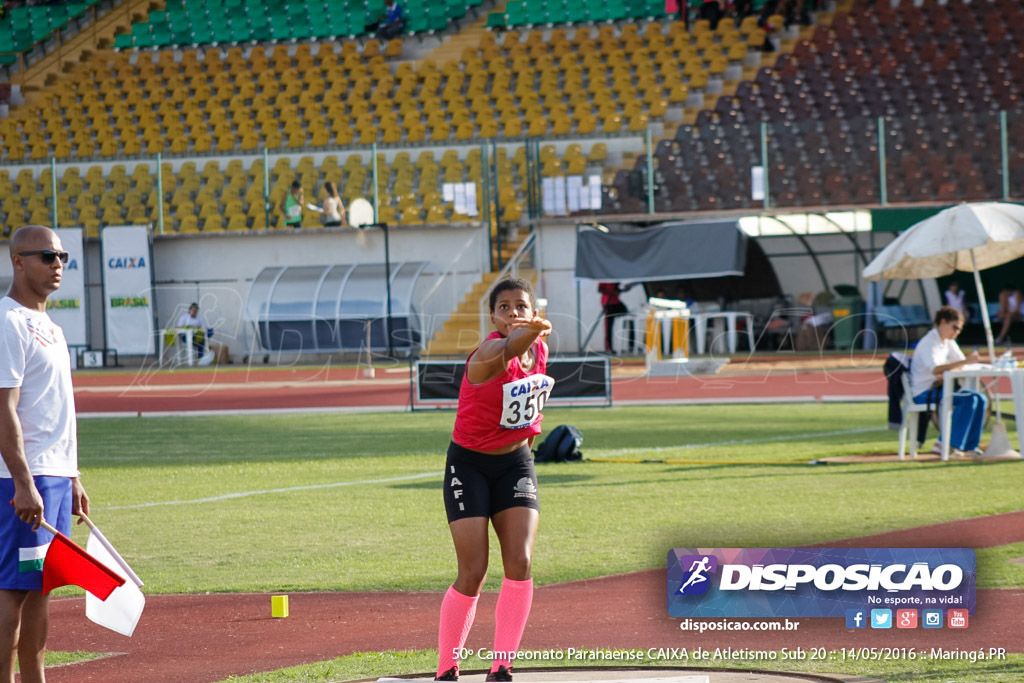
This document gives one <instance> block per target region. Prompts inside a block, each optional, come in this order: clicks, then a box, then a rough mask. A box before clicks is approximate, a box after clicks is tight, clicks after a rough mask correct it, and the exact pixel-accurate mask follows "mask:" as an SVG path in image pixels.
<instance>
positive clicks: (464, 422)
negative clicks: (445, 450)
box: [452, 332, 555, 451]
mask: <svg viewBox="0 0 1024 683" xmlns="http://www.w3.org/2000/svg"><path fill="white" fill-rule="evenodd" d="M500 338H501V335H500V334H498V333H497V332H492V333H491V334H490V335H488V337H487V339H485V340H484V341H487V340H489V339H500ZM532 351H533V354H534V357H535V358H536V362H535V363H534V365H533V369H532V370H530V371H529V372H527V371H525V370H523V367H522V364H521V363H520V362H519V358H513V359H512V360H511V361H509V364H508V369H506V370H505V372H503V373H502V374H500V375H498V376H497V377H495V378H494V379H491V380H488V381H487V382H484V383H482V384H472V383H470V381H469V380H468V379H467V375H468V374H469V360H470V359H471V358H472V357H473V354H472V353H471V354H469V358H467V359H466V372H465V373H464V374H463V376H462V385H461V386H460V387H459V409H458V412H457V413H456V415H455V429H454V431H453V433H452V440H453V441H455V443H457V444H459V445H460V446H462V447H464V448H469V449H471V450H474V451H493V450H496V449H499V448H501V447H502V446H507V445H508V444H511V443H515V442H517V441H521V440H522V439H527V438H529V437H531V436H536V435H537V434H540V431H541V427H540V423H541V420H543V419H544V416H543V415H541V410H542V409H543V408H544V403H545V402H546V401H547V399H548V397H549V396H550V395H551V388H552V387H553V386H554V384H555V380H553V379H551V378H550V377H548V376H547V375H545V374H544V372H545V370H546V369H547V364H548V350H547V346H545V345H544V343H543V342H542V341H540V340H537V341H536V342H535V343H534V345H533V347H532ZM473 353H476V351H473Z"/></svg>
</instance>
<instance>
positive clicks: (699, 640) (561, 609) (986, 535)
mask: <svg viewBox="0 0 1024 683" xmlns="http://www.w3.org/2000/svg"><path fill="white" fill-rule="evenodd" d="M1020 541H1024V512H1015V513H1009V514H1003V515H993V516H989V517H978V518H973V519H967V520H961V521H957V522H951V523H948V524H937V525H931V526H925V527H918V528H914V529H904V530H899V531H893V532H889V533H885V534H879V535H876V536H867V537H860V538H854V539H846V540H843V541H837V542H835V543H829V544H828V545H829V546H835V547H869V548H870V547H911V548H913V547H974V548H978V547H985V546H989V545H1004V544H1008V543H1015V542H1020ZM441 597H442V596H441V594H440V593H427V592H410V593H304V594H303V593H300V594H293V595H291V597H290V601H289V602H290V605H289V607H290V612H291V616H289V617H288V618H287V619H273V618H271V616H270V596H269V594H220V595H156V596H150V597H149V598H147V605H146V611H145V613H144V614H143V616H142V620H141V621H140V623H139V626H138V629H137V630H136V632H135V635H134V636H133V637H132V638H125V637H123V636H120V635H117V634H115V633H113V632H111V631H107V630H105V629H103V628H101V627H99V626H96V625H95V624H93V623H92V622H89V621H87V620H86V618H85V614H84V612H85V599H84V598H77V597H76V598H65V599H60V600H55V601H54V602H53V603H52V605H51V635H50V643H49V644H50V647H52V648H53V649H55V650H84V651H89V652H107V653H112V654H114V656H111V657H107V658H104V659H99V660H94V661H91V662H83V663H79V664H75V665H72V666H67V667H62V668H58V669H52V670H50V671H48V672H47V680H48V681H50V683H86V682H93V683H207V682H212V681H221V680H224V679H225V678H227V677H228V676H229V675H242V674H250V673H256V672H260V671H272V670H276V669H279V668H284V667H287V666H294V665H297V664H303V663H310V662H315V661H322V660H327V659H331V658H334V657H339V656H342V655H347V654H352V653H354V652H365V651H381V650H410V649H429V648H435V647H437V640H436V639H437V625H436V624H437V614H438V609H439V607H440V604H441ZM496 597H497V596H496V594H495V593H494V592H486V593H484V595H483V597H482V598H481V604H480V609H479V611H478V616H477V620H476V624H475V625H474V627H473V631H472V632H471V633H470V637H469V641H468V642H467V647H470V648H474V649H479V648H481V647H487V648H490V647H492V643H491V637H492V634H493V632H494V604H495V601H496ZM1022 612H1024V591H1022V590H1020V589H1005V590H980V591H978V601H977V610H976V612H975V615H974V616H972V617H971V618H970V622H969V625H968V628H967V629H965V630H957V631H950V630H948V629H941V630H925V629H916V630H900V631H875V630H872V629H861V630H851V629H847V628H846V627H845V623H844V620H843V619H831V618H829V619H803V620H800V619H794V620H795V621H800V626H799V629H798V630H797V631H789V632H787V631H775V632H759V633H757V634H752V633H750V632H743V631H740V632H735V631H726V632H717V631H716V632H707V633H704V634H697V633H694V632H690V631H681V630H680V623H681V622H682V621H683V620H680V619H673V618H670V617H669V616H668V615H667V614H666V610H665V569H653V570H650V571H643V572H636V573H633V574H624V575H618V576H608V577H603V578H598V579H589V580H585V581H575V582H572V583H565V584H556V585H551V586H542V587H540V588H538V589H537V593H536V597H535V600H534V606H533V611H532V612H531V615H530V622H529V624H528V626H527V629H526V633H525V635H524V637H523V643H522V648H523V649H529V650H535V649H537V650H539V649H549V648H552V649H559V650H561V649H565V648H569V647H575V648H585V649H598V648H612V649H620V648H630V649H631V648H639V649H643V650H646V649H647V648H659V647H666V648H673V647H674V648H681V647H685V648H688V649H690V650H692V649H693V648H696V647H698V646H699V647H703V648H719V647H720V648H726V647H732V648H735V649H742V648H750V649H768V650H779V649H781V648H783V647H785V648H790V649H792V648H795V647H803V648H812V647H823V648H825V649H827V650H839V649H841V648H848V647H857V648H861V647H875V648H879V647H897V648H918V649H924V650H925V651H929V650H930V649H931V648H946V649H950V650H960V651H967V650H977V649H978V648H984V649H985V650H986V651H987V650H988V648H1000V647H1001V648H1006V650H1007V652H1011V653H1022V652H1024V639H1022V638H1021V637H1020V615H1021V613H1022ZM730 621H736V622H746V621H751V620H747V619H736V620H730ZM608 664H615V662H608ZM681 664H682V665H685V664H686V663H685V662H682V663H681ZM964 666H965V669H964V671H965V672H966V671H967V668H966V667H967V666H968V664H967V663H966V662H965V663H964ZM922 667H923V669H922V670H924V668H926V667H927V664H926V663H925V664H922ZM793 668H799V667H798V666H796V665H794V667H793ZM958 680H967V679H958Z"/></svg>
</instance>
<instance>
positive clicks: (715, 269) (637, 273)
mask: <svg viewBox="0 0 1024 683" xmlns="http://www.w3.org/2000/svg"><path fill="white" fill-rule="evenodd" d="M746 255H747V239H746V235H744V234H743V232H742V231H741V230H740V226H739V223H738V222H737V221H735V220H721V221H701V222H693V223H664V224H662V225H659V226H657V227H654V228H650V229H648V230H642V231H638V232H617V233H605V232H601V231H599V230H581V231H579V233H577V238H576V277H579V278H588V279H591V280H597V281H599V282H619V283H623V284H628V283H632V282H648V281H651V280H688V279H693V278H703V277H725V276H727V275H743V270H744V267H745V265H746Z"/></svg>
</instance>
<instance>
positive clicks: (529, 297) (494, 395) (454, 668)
mask: <svg viewBox="0 0 1024 683" xmlns="http://www.w3.org/2000/svg"><path fill="white" fill-rule="evenodd" d="M490 307H491V321H492V322H493V323H494V327H495V330H496V331H495V332H492V333H491V334H490V335H489V336H488V337H487V338H486V339H485V340H484V341H483V343H481V344H480V346H479V347H477V349H476V350H475V351H473V353H471V354H470V355H469V358H468V359H467V361H466V371H465V374H464V375H463V378H462V385H461V386H460V388H459V409H458V412H457V414H456V417H455V429H454V432H453V434H452V442H451V445H449V447H448V459H447V462H446V463H445V478H444V505H445V510H446V511H447V513H448V526H449V528H450V529H451V533H452V540H453V541H454V542H455V554H456V556H457V557H458V563H459V573H458V577H457V578H456V579H455V583H454V584H452V586H451V587H450V588H449V589H448V592H447V593H446V594H445V597H444V602H443V603H442V604H441V623H440V628H439V633H438V650H439V660H438V666H437V677H436V678H435V680H438V681H457V680H458V679H459V661H458V652H459V650H460V649H461V648H462V647H463V645H465V643H466V637H467V636H468V635H469V629H470V627H471V626H472V625H473V618H474V616H475V615H476V604H477V599H478V598H479V596H480V591H481V590H482V589H483V585H484V580H485V579H486V578H487V555H488V538H487V523H488V520H490V523H491V524H492V525H494V531H495V533H496V534H497V536H498V542H499V544H500V545H501V562H502V565H503V567H504V570H505V579H504V581H503V582H502V584H501V592H500V593H499V595H498V605H497V608H496V610H495V629H494V652H495V658H494V661H493V663H492V665H491V671H490V673H488V674H487V680H488V681H511V680H512V673H511V668H512V659H513V658H514V656H515V652H516V650H518V648H519V641H520V639H521V638H522V636H523V629H524V628H525V627H526V618H527V616H529V614H530V605H531V603H532V602H533V579H532V578H531V576H530V562H531V559H532V555H533V543H534V540H535V539H536V537H537V521H538V519H539V512H538V511H539V509H540V506H539V504H538V501H537V474H536V472H535V471H534V469H533V458H532V456H531V453H530V447H531V446H532V444H533V439H534V437H536V436H537V435H538V434H540V431H541V428H540V423H541V419H542V417H541V409H542V408H543V407H544V402H545V401H546V400H547V398H548V396H549V395H550V394H551V387H552V386H553V385H554V380H552V379H551V378H550V377H548V376H547V375H545V374H544V371H545V369H546V367H547V357H548V347H547V344H545V343H544V341H543V340H542V339H541V338H542V337H546V336H547V335H549V334H550V333H551V323H550V322H548V321H547V320H545V319H544V318H541V317H540V316H538V315H537V313H536V308H537V302H536V299H535V297H534V294H533V287H532V286H531V285H530V283H529V282H527V281H526V280H521V279H515V280H512V279H509V280H502V281H501V282H499V283H498V284H496V285H495V286H494V289H493V290H492V291H491V298H490Z"/></svg>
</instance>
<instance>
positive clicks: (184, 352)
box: [160, 327, 199, 365]
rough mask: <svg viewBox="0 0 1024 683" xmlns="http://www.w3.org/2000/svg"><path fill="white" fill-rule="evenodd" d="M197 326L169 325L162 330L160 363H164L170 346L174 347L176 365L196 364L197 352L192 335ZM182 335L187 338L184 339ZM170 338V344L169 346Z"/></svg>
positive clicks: (173, 357)
mask: <svg viewBox="0 0 1024 683" xmlns="http://www.w3.org/2000/svg"><path fill="white" fill-rule="evenodd" d="M198 329H199V328H197V327H168V328H166V329H163V330H160V365H163V364H164V353H165V352H166V351H167V349H168V348H173V349H174V354H173V356H172V360H173V362H174V364H175V365H195V364H196V354H195V351H194V349H193V347H192V337H193V335H194V334H195V333H196V331H197V330H198ZM182 336H184V337H185V339H184V340H183V339H182ZM168 340H170V345H169V346H168V343H167V342H168Z"/></svg>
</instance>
